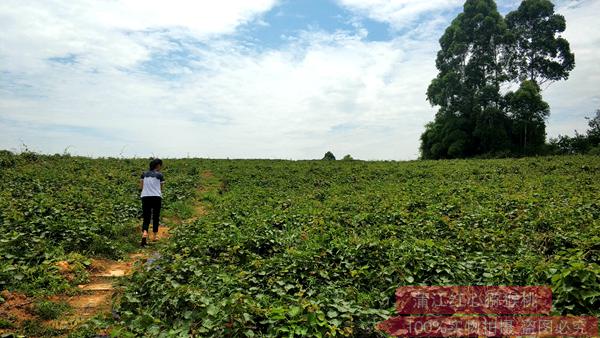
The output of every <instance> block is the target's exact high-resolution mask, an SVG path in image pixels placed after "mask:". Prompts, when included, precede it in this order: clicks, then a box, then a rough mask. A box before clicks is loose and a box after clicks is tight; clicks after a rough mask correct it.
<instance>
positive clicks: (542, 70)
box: [420, 0, 575, 159]
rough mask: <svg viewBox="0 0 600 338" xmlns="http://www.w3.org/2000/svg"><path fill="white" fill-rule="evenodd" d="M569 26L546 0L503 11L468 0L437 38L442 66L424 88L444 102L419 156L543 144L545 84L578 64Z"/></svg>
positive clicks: (529, 150)
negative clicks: (570, 43)
mask: <svg viewBox="0 0 600 338" xmlns="http://www.w3.org/2000/svg"><path fill="white" fill-rule="evenodd" d="M565 29H566V21H565V18H564V17H563V16H562V15H560V14H556V13H555V11H554V4H553V3H552V2H551V1H549V0H524V1H522V2H521V4H520V6H519V7H518V9H516V10H514V11H512V12H510V13H508V14H507V15H506V16H504V17H503V16H502V15H501V14H500V13H499V12H498V9H497V6H496V2H495V1H494V0H467V1H466V2H465V4H464V8H463V12H462V13H460V14H458V16H457V17H456V18H455V19H454V20H453V21H452V23H451V24H450V26H449V27H448V28H447V29H446V31H445V32H444V34H443V35H442V37H441V38H440V40H439V42H440V46H441V49H440V51H439V52H438V54H437V59H436V67H437V69H438V70H439V73H438V75H437V77H436V78H435V79H433V80H432V81H431V84H430V86H429V88H428V89H427V100H428V101H429V102H430V103H431V104H432V105H433V106H439V110H438V112H437V113H436V115H435V119H434V121H432V122H430V123H428V124H427V125H426V128H425V131H424V133H423V134H422V135H421V147H420V150H421V156H422V158H424V159H442V158H464V157H473V156H481V155H491V156H509V155H510V156H512V155H517V156H520V155H534V154H539V153H542V152H544V151H546V150H547V144H546V124H545V121H546V119H547V117H548V116H549V113H550V107H549V105H548V103H546V102H545V101H544V100H543V98H542V90H541V86H544V85H548V84H550V83H551V82H554V81H559V80H566V79H567V78H568V77H569V73H570V71H571V70H573V68H574V67H575V55H574V54H573V53H572V52H571V50H570V46H569V42H568V41H567V40H566V39H565V38H563V37H562V36H561V33H563V32H564V31H565ZM509 88H513V89H515V90H511V91H509V90H508V89H509Z"/></svg>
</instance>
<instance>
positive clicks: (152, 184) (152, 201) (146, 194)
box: [140, 158, 165, 246]
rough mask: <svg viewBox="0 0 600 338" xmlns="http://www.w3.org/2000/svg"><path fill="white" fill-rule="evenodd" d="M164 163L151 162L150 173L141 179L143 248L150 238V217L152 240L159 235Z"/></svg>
mask: <svg viewBox="0 0 600 338" xmlns="http://www.w3.org/2000/svg"><path fill="white" fill-rule="evenodd" d="M162 165H163V162H162V161H161V160H160V159H158V158H156V159H153V160H152V161H150V165H149V169H150V170H148V171H146V172H144V173H143V174H142V176H141V177H140V178H141V179H140V188H141V189H142V193H141V195H140V197H141V198H142V216H143V223H142V246H145V245H146V242H147V237H148V227H149V226H150V216H152V232H153V234H152V240H153V241H156V239H157V234H158V224H159V220H160V208H161V204H162V187H163V185H164V184H165V178H164V176H163V174H162V173H161V172H160V170H161V169H162Z"/></svg>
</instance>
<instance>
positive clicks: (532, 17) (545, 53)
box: [506, 0, 575, 84]
mask: <svg viewBox="0 0 600 338" xmlns="http://www.w3.org/2000/svg"><path fill="white" fill-rule="evenodd" d="M506 22H507V24H508V28H509V30H510V33H511V36H510V38H511V39H512V41H511V43H510V44H508V46H507V49H508V54H509V55H508V59H509V60H510V62H509V65H508V67H509V68H510V72H511V75H512V76H513V77H514V78H517V79H519V80H521V81H524V80H527V79H528V80H530V81H534V82H536V83H538V84H542V83H544V82H546V81H557V80H566V79H567V78H568V77H569V72H570V71H571V70H573V68H575V55H574V54H573V53H571V49H570V46H569V42H568V41H567V40H566V39H564V38H563V37H561V36H560V33H562V32H564V31H565V29H566V22H565V18H564V17H563V16H562V15H559V14H555V13H554V4H553V3H552V2H551V1H549V0H524V1H522V2H521V5H520V6H519V8H518V9H517V10H515V11H512V12H510V13H508V14H507V15H506Z"/></svg>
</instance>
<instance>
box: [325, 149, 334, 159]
mask: <svg viewBox="0 0 600 338" xmlns="http://www.w3.org/2000/svg"><path fill="white" fill-rule="evenodd" d="M323 160H325V161H335V156H334V155H333V153H332V152H331V151H328V152H326V153H325V156H323Z"/></svg>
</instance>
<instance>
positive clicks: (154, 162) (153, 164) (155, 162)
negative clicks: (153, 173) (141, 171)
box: [150, 158, 163, 170]
mask: <svg viewBox="0 0 600 338" xmlns="http://www.w3.org/2000/svg"><path fill="white" fill-rule="evenodd" d="M159 164H160V165H162V164H163V163H162V160H161V159H160V158H155V159H153V160H152V161H150V170H154V169H156V166H157V165H159Z"/></svg>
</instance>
